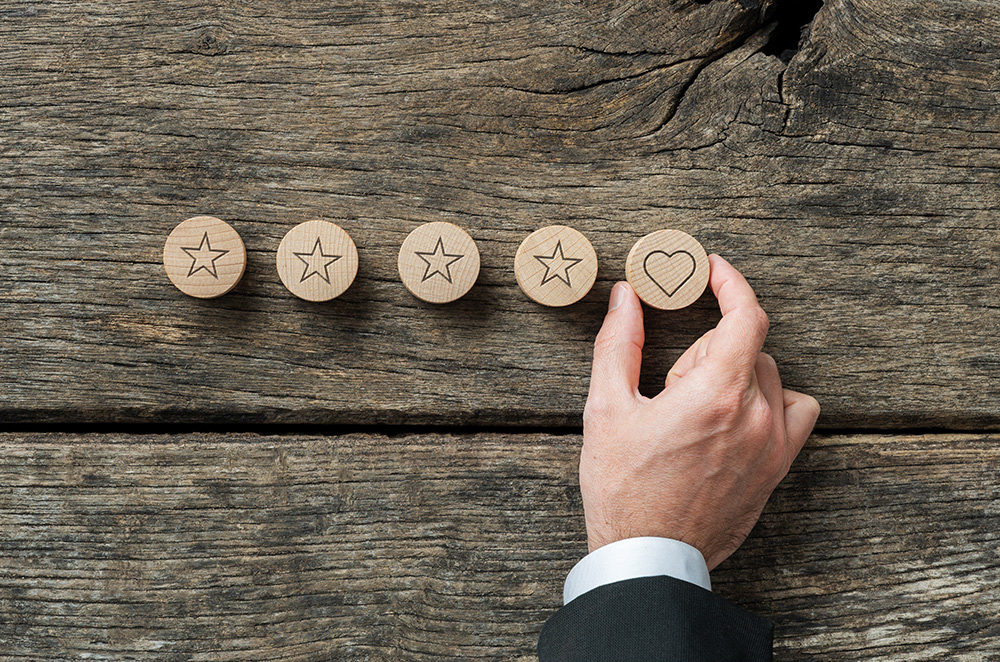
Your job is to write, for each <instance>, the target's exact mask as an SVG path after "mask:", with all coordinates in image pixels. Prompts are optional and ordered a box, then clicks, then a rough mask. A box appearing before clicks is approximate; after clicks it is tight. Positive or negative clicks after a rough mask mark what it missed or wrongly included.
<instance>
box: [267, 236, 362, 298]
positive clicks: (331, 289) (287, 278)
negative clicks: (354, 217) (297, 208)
mask: <svg viewBox="0 0 1000 662" xmlns="http://www.w3.org/2000/svg"><path fill="white" fill-rule="evenodd" d="M277 267H278V277H280V278H281V282H282V284H284V286H285V287H286V288H287V289H288V291H289V292H291V293H292V294H294V295H295V296H297V297H299V298H300V299H305V300H306V301H329V300H330V299H334V298H336V297H338V296H340V295H341V294H343V293H344V292H345V291H346V290H347V288H348V287H350V286H351V283H353V282H354V277H355V276H357V274H358V249H357V247H356V246H355V245H354V240H353V239H351V236H350V235H349V234H347V232H345V231H344V230H343V228H341V227H340V226H339V225H337V224H336V223H330V222H329V221H306V222H305V223H300V224H299V225H296V226H295V227H294V228H292V229H291V230H289V231H288V234H286V235H285V238H284V239H282V240H281V244H280V245H279V246H278V255H277Z"/></svg>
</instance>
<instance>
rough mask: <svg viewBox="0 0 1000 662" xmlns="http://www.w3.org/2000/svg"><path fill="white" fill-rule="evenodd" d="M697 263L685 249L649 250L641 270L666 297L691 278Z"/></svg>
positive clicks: (674, 292) (675, 292)
mask: <svg viewBox="0 0 1000 662" xmlns="http://www.w3.org/2000/svg"><path fill="white" fill-rule="evenodd" d="M696 267H697V265H696V264H695V260H694V255H691V254H690V253H688V252H687V251H683V250H681V251H674V252H673V253H668V252H666V251H651V252H650V253H649V254H648V255H646V259H644V260H643V261H642V270H643V271H645V272H646V275H647V276H649V280H651V281H653V284H654V285H656V286H657V287H658V288H660V289H661V290H663V293H664V294H666V295H667V296H668V297H672V296H674V295H675V294H677V291H678V290H680V289H681V288H682V287H684V284H685V283H687V282H688V281H689V280H691V276H693V275H694V272H695V269H696Z"/></svg>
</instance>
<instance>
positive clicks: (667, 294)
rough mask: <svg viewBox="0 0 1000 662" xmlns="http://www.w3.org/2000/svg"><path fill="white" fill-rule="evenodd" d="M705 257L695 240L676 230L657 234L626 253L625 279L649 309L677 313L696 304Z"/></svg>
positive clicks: (706, 268) (703, 281) (702, 283)
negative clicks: (680, 309) (678, 310)
mask: <svg viewBox="0 0 1000 662" xmlns="http://www.w3.org/2000/svg"><path fill="white" fill-rule="evenodd" d="M708 272H709V266H708V255H706V254H705V249H704V248H702V247H701V244H699V243H698V240H697V239H695V238H694V237H692V236H691V235H689V234H688V233H686V232H681V231H680V230H658V231H656V232H653V233H652V234H647V235H646V236H645V237H643V238H642V239H640V240H639V241H637V242H636V243H635V246H633V247H632V250H631V251H629V254H628V260H626V263H625V277H626V278H627V279H628V282H629V283H630V284H631V285H632V289H634V290H635V292H636V294H638V295H639V298H640V299H642V300H643V301H645V302H646V303H647V304H648V305H650V306H652V307H653V308H659V309H660V310H677V309H678V308H683V307H685V306H690V305H691V304H692V303H694V302H695V301H697V300H698V297H700V296H701V294H702V292H704V291H705V286H706V285H708Z"/></svg>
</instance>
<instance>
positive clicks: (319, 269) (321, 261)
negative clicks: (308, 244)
mask: <svg viewBox="0 0 1000 662" xmlns="http://www.w3.org/2000/svg"><path fill="white" fill-rule="evenodd" d="M295 257H297V258H299V259H300V260H302V263H303V264H304V265H306V266H305V269H303V270H302V278H300V279H299V282H300V283H302V282H305V280H306V278H310V277H311V276H319V277H320V278H322V279H323V280H325V281H326V282H327V283H329V282H330V271H329V269H330V265H331V264H333V263H334V262H336V261H337V260H339V259H340V258H342V257H344V256H343V255H327V254H326V253H324V252H323V245H322V244H321V243H320V242H319V237H316V243H315V244H313V248H312V250H311V251H309V252H308V253H295Z"/></svg>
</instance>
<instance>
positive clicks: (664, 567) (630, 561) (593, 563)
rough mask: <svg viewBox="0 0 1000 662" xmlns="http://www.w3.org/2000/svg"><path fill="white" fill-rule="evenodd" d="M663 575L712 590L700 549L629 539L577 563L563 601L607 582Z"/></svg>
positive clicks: (662, 540)
mask: <svg viewBox="0 0 1000 662" xmlns="http://www.w3.org/2000/svg"><path fill="white" fill-rule="evenodd" d="M661 575H666V576H667V577H673V578H674V579H680V580H683V581H686V582H690V583H692V584H695V585H696V586H700V587H702V588H703V589H705V590H706V591H711V590H712V583H711V581H710V580H709V578H708V565H706V564H705V557H704V556H702V555H701V552H699V551H698V549H697V548H695V547H692V546H691V545H689V544H687V543H684V542H681V541H680V540H673V539H671V538H653V537H644V538H627V539H625V540H619V541H618V542H613V543H611V544H610V545H605V546H604V547H601V548H600V549H597V550H594V551H593V552H591V553H590V554H587V555H586V556H585V557H583V558H582V559H581V560H580V562H579V563H577V564H576V565H575V566H573V569H572V570H570V571H569V575H568V576H567V577H566V583H565V584H564V585H563V604H568V603H569V602H570V601H571V600H573V599H575V598H577V597H579V596H581V595H583V594H584V593H586V592H587V591H591V590H593V589H595V588H597V587H599V586H604V585H605V584H612V583H614V582H621V581H625V580H626V579H637V578H639V577H658V576H661Z"/></svg>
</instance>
